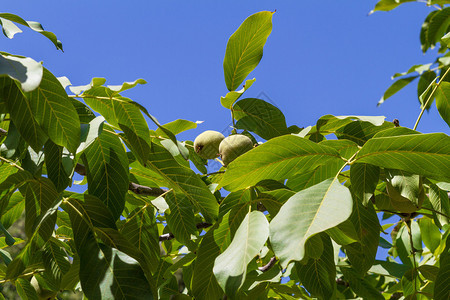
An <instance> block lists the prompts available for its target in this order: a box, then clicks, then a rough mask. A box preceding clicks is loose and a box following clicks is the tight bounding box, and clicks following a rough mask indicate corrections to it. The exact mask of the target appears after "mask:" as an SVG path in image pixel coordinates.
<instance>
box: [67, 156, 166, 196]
mask: <svg viewBox="0 0 450 300" xmlns="http://www.w3.org/2000/svg"><path fill="white" fill-rule="evenodd" d="M75 172H77V173H78V174H80V175H82V176H86V167H85V166H83V165H82V164H77V165H76V166H75ZM128 189H129V190H130V191H132V192H133V193H135V194H137V195H144V196H154V197H158V196H161V195H162V194H164V193H165V192H167V190H164V189H161V188H155V187H149V186H145V185H140V184H137V183H134V182H130V184H129V185H128Z"/></svg>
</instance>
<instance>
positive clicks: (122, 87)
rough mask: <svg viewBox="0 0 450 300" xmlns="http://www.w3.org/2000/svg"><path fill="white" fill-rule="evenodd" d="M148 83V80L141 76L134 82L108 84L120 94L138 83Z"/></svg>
mask: <svg viewBox="0 0 450 300" xmlns="http://www.w3.org/2000/svg"><path fill="white" fill-rule="evenodd" d="M146 83H147V81H145V80H144V79H142V78H139V79H136V80H135V81H133V82H124V83H122V84H121V85H108V86H107V87H108V88H109V89H110V90H112V91H113V92H114V93H115V94H119V93H120V92H123V91H126V90H129V89H132V88H134V87H135V86H137V85H138V84H146Z"/></svg>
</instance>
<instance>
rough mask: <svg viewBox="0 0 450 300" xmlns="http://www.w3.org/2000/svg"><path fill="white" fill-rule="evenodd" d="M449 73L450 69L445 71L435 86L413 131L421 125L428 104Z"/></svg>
mask: <svg viewBox="0 0 450 300" xmlns="http://www.w3.org/2000/svg"><path fill="white" fill-rule="evenodd" d="M449 71H450V68H447V70H446V71H445V73H444V75H442V77H441V78H440V80H439V82H438V83H436V85H435V86H434V88H433V91H431V94H430V96H428V99H427V101H426V102H425V104H424V105H423V107H422V110H421V111H420V114H419V116H418V117H417V120H416V124H414V127H413V130H416V128H417V126H418V125H419V122H420V119H421V118H422V115H423V113H424V112H425V109H426V108H427V106H428V103H429V102H430V101H431V99H433V96H434V93H435V92H436V90H437V88H438V87H439V85H440V84H441V82H442V81H443V80H444V78H445V76H447V74H448V72H449Z"/></svg>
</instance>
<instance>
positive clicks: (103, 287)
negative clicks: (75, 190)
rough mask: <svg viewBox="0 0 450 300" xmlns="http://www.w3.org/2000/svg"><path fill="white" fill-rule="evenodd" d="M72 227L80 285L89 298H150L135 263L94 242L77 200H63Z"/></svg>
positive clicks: (122, 254) (126, 256) (123, 255)
mask: <svg viewBox="0 0 450 300" xmlns="http://www.w3.org/2000/svg"><path fill="white" fill-rule="evenodd" d="M66 204H67V205H65V209H66V210H67V211H68V212H69V215H70V221H71V223H72V227H73V228H74V232H73V233H74V240H75V246H76V249H77V252H78V255H79V257H80V282H81V286H82V289H83V292H84V293H85V295H86V296H87V297H88V298H92V299H153V296H152V294H151V291H150V286H149V283H148V281H147V279H146V278H145V275H144V272H143V271H142V268H141V267H140V265H139V263H138V262H137V261H136V260H135V259H134V258H132V257H130V256H128V255H127V254H125V253H124V252H122V251H119V250H117V249H114V248H111V247H109V246H107V245H104V244H102V243H98V242H97V240H96V239H95V237H94V232H93V231H92V224H91V223H89V221H88V220H89V219H87V218H86V217H82V216H81V215H80V214H79V213H80V212H81V213H82V214H83V216H86V215H87V213H86V212H85V211H84V209H83V206H82V205H81V204H80V203H79V202H78V201H73V200H71V199H69V200H67V202H66Z"/></svg>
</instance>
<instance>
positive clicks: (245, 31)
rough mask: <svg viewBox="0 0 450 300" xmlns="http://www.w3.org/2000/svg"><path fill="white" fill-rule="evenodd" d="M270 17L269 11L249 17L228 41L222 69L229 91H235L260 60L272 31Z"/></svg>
mask: <svg viewBox="0 0 450 300" xmlns="http://www.w3.org/2000/svg"><path fill="white" fill-rule="evenodd" d="M272 15H273V12H269V11H262V12H259V13H256V14H253V15H251V16H250V17H248V18H247V19H245V21H244V22H243V23H242V24H241V26H239V28H238V29H237V30H236V32H235V33H233V35H232V36H231V37H230V39H229V40H228V43H227V49H226V52H225V59H224V61H223V69H224V73H225V82H226V84H227V88H228V90H229V91H234V90H236V88H237V87H238V86H239V85H240V84H241V83H242V81H244V79H245V77H247V75H248V74H249V73H250V72H251V71H253V69H254V68H255V67H256V66H257V65H258V63H259V61H260V60H261V58H262V56H263V48H264V44H265V43H266V40H267V38H268V37H269V35H270V32H271V31H272Z"/></svg>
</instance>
